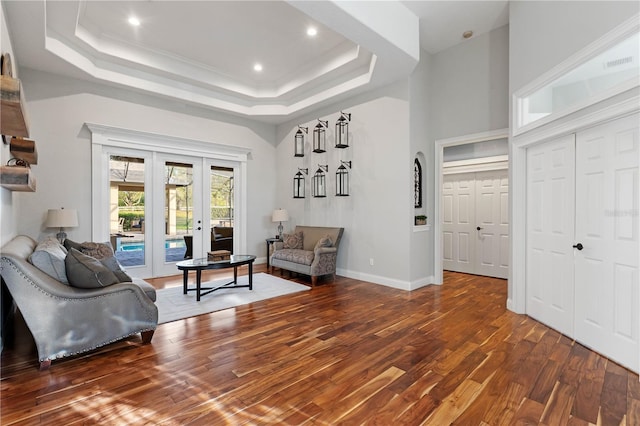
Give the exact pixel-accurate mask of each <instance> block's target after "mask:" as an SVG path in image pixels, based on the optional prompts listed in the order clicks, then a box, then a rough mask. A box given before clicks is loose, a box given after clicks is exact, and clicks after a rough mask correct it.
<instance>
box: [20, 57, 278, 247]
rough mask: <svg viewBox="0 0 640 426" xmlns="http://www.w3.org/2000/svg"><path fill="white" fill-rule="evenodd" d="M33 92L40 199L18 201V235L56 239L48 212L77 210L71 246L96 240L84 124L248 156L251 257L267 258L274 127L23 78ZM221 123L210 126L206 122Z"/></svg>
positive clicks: (96, 88)
mask: <svg viewBox="0 0 640 426" xmlns="http://www.w3.org/2000/svg"><path fill="white" fill-rule="evenodd" d="M22 71H23V72H22V79H23V84H24V85H25V87H26V88H27V89H28V94H29V97H28V98H27V104H28V108H29V113H30V118H31V133H32V137H33V138H34V139H35V140H36V144H37V148H38V154H39V161H38V165H37V166H35V167H34V174H35V176H36V178H37V191H36V192H35V193H23V194H19V196H18V200H19V218H20V220H19V221H18V224H17V231H18V233H20V234H26V235H29V236H32V237H34V238H39V237H42V235H41V233H55V230H51V229H46V228H43V222H44V219H45V213H46V211H47V209H49V208H56V207H61V206H64V207H66V208H75V209H78V215H79V227H77V228H73V229H70V230H67V233H68V235H69V238H71V239H74V240H79V241H84V240H90V239H91V139H90V137H91V136H90V132H89V131H88V130H87V129H86V127H84V124H85V123H86V122H90V123H96V124H104V125H109V126H115V127H121V128H126V129H132V130H139V131H143V132H151V133H159V134H163V135H170V136H178V137H183V138H188V139H196V140H204V141H211V142H215V143H219V144H226V145H237V146H243V147H247V148H249V149H251V154H250V159H249V161H248V185H247V186H248V194H247V199H248V206H247V209H248V222H247V236H248V241H247V244H248V245H247V252H249V253H256V254H257V255H258V257H265V256H266V249H265V247H264V246H265V244H264V238H266V237H267V236H269V235H271V234H272V232H271V229H270V228H271V222H270V214H271V211H272V209H273V207H274V199H275V178H276V174H275V170H274V167H273V164H275V147H274V145H273V135H274V134H275V132H274V131H275V127H274V126H272V125H266V124H259V123H255V122H248V121H245V120H240V119H238V118H233V117H225V116H222V115H220V114H216V113H214V112H212V111H195V110H190V109H188V108H186V107H184V109H185V111H184V112H182V111H180V109H182V108H183V107H182V106H180V105H177V104H175V103H166V102H163V101H161V100H157V99H153V98H149V97H146V96H144V95H139V94H136V93H132V92H130V91H125V90H121V89H116V88H111V87H107V86H101V85H96V84H91V83H88V82H84V81H80V80H75V79H70V78H66V77H60V76H57V75H54V74H49V73H43V72H40V71H34V70H30V69H26V68H25V69H23V70H22ZM207 115H208V116H211V117H216V119H210V118H206V116H207Z"/></svg>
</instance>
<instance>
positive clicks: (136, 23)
mask: <svg viewBox="0 0 640 426" xmlns="http://www.w3.org/2000/svg"><path fill="white" fill-rule="evenodd" d="M129 24H131V25H133V26H134V27H139V26H140V20H139V19H138V18H136V17H135V16H130V17H129Z"/></svg>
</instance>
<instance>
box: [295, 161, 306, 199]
mask: <svg viewBox="0 0 640 426" xmlns="http://www.w3.org/2000/svg"><path fill="white" fill-rule="evenodd" d="M307 174H309V169H301V168H298V173H296V174H295V176H294V177H293V198H304V187H305V179H304V175H307Z"/></svg>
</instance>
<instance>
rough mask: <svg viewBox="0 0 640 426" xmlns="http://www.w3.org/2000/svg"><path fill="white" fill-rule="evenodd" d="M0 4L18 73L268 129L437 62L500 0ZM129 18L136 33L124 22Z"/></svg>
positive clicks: (502, 14) (502, 5)
mask: <svg viewBox="0 0 640 426" xmlns="http://www.w3.org/2000/svg"><path fill="white" fill-rule="evenodd" d="M2 5H3V8H4V10H5V14H6V19H7V25H8V27H9V32H10V35H11V39H12V44H13V48H14V51H15V55H16V58H14V60H17V62H18V66H19V67H27V68H33V69H37V70H43V71H49V72H54V73H58V74H62V75H69V76H72V77H75V78H81V79H85V80H92V81H100V82H103V83H107V84H111V85H115V86H118V87H126V88H128V89H131V90H135V91H139V92H144V93H150V94H156V95H160V96H162V97H165V98H167V97H169V98H172V99H175V100H178V101H180V102H184V103H188V104H193V105H198V106H202V107H206V108H212V109H216V110H223V111H227V112H230V113H234V114H239V115H244V116H250V117H253V118H256V119H259V120H263V121H270V122H282V121H285V120H288V119H290V118H292V117H294V116H296V115H299V114H302V113H304V112H305V111H308V110H310V109H313V108H317V107H319V106H321V105H324V104H328V103H330V102H336V101H339V100H341V99H346V98H347V97H349V96H353V95H355V94H357V93H361V92H363V91H366V90H370V89H372V88H375V87H379V86H382V85H384V84H389V83H391V82H393V81H397V80H399V79H401V78H406V77H407V76H408V75H409V74H410V73H411V71H412V70H413V68H414V67H415V65H416V64H417V63H418V61H419V56H420V48H422V49H424V50H426V51H427V52H429V53H436V52H438V51H441V50H444V49H447V48H449V47H451V46H453V45H455V44H457V43H460V42H462V41H463V38H462V33H463V32H464V31H466V30H473V31H474V34H475V35H479V34H482V33H484V32H488V31H491V30H492V29H494V28H498V27H500V26H503V25H505V24H507V22H508V2H507V1H506V0H505V1H401V2H399V1H392V0H388V1H358V2H355V1H347V2H333V1H305V0H293V1H287V2H285V1H151V0H148V1H85V0H73V1H46V2H45V1H42V0H39V1H27V2H25V1H16V0H2ZM132 15H134V16H136V17H137V18H138V19H139V20H140V22H141V25H140V26H139V27H133V26H131V25H130V24H129V23H128V22H127V20H128V18H129V17H130V16H132ZM310 26H313V27H315V28H316V29H317V31H318V34H317V35H316V36H315V37H309V36H307V34H306V30H307V28H308V27H310ZM255 63H260V64H262V66H263V70H262V71H261V72H256V71H254V69H253V66H254V64H255Z"/></svg>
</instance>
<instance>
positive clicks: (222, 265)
mask: <svg viewBox="0 0 640 426" xmlns="http://www.w3.org/2000/svg"><path fill="white" fill-rule="evenodd" d="M255 260H256V257H255V256H252V255H246V254H234V255H231V258H229V259H226V260H219V261H215V262H214V261H210V260H207V258H202V259H190V260H183V261H181V262H178V263H176V266H177V267H178V269H179V270H181V271H182V273H183V275H182V292H183V294H187V292H189V291H195V292H196V301H198V302H199V301H200V296H204V295H206V294H209V293H212V292H214V291H216V290H220V289H224V288H244V287H248V288H249V290H253V262H254V261H255ZM242 265H249V284H248V285H238V266H242ZM226 268H233V281H229V282H228V283H226V284H223V285H220V286H217V287H202V271H204V270H205V269H226ZM189 271H196V288H189V287H188V285H187V281H188V279H189Z"/></svg>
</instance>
